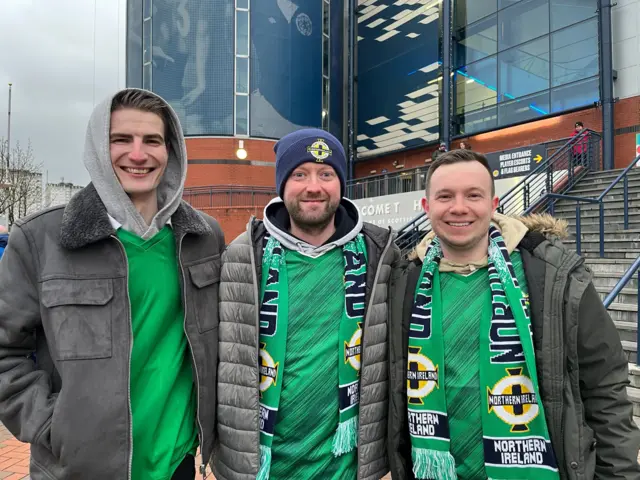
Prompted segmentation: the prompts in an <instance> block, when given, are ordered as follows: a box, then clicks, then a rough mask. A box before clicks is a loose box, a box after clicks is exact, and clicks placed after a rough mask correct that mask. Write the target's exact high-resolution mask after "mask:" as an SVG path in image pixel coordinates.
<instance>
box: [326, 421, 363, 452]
mask: <svg viewBox="0 0 640 480" xmlns="http://www.w3.org/2000/svg"><path fill="white" fill-rule="evenodd" d="M357 446H358V417H357V416H355V417H351V418H350V419H349V420H346V421H344V422H340V423H339V424H338V429H337V430H336V434H335V435H334V436H333V448H332V452H333V455H334V457H339V456H340V455H344V454H345V453H348V452H350V451H351V450H353V449H354V448H356V447H357Z"/></svg>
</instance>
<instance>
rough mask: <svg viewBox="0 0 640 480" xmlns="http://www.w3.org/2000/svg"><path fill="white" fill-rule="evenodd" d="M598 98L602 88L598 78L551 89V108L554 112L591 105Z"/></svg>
mask: <svg viewBox="0 0 640 480" xmlns="http://www.w3.org/2000/svg"><path fill="white" fill-rule="evenodd" d="M598 100H600V90H599V84H598V79H597V78H592V79H589V80H585V81H582V82H577V83H572V84H570V85H565V86H562V87H558V88H554V89H552V90H551V110H552V111H553V112H554V113H555V112H562V111H563V110H569V109H571V108H577V107H584V106H586V105H591V104H593V103H594V102H597V101H598Z"/></svg>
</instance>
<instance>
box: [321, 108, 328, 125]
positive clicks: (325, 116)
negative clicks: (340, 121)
mask: <svg viewBox="0 0 640 480" xmlns="http://www.w3.org/2000/svg"><path fill="white" fill-rule="evenodd" d="M322 129H323V130H328V129H329V114H328V113H327V111H326V110H323V111H322Z"/></svg>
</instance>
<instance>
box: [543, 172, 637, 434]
mask: <svg viewBox="0 0 640 480" xmlns="http://www.w3.org/2000/svg"><path fill="white" fill-rule="evenodd" d="M620 172H621V170H611V171H607V172H592V173H589V174H588V175H587V176H585V177H584V178H583V179H582V180H580V182H579V183H578V184H577V185H576V187H575V188H573V189H572V190H571V191H570V192H569V193H568V195H570V196H577V197H587V198H597V197H598V196H599V195H600V194H601V193H602V192H603V191H604V190H605V189H606V188H607V187H608V186H609V185H610V184H611V182H612V181H613V180H614V179H615V178H616V177H617V176H618V175H619V174H620ZM628 186H629V210H628V212H629V225H628V228H627V229H626V230H625V229H624V216H623V215H624V199H623V183H622V181H621V182H619V183H618V184H617V185H616V186H615V187H614V188H613V189H612V190H611V191H610V192H609V194H608V195H607V196H606V197H605V199H604V202H605V207H604V209H605V214H604V224H605V227H604V232H605V247H604V252H605V256H604V258H600V243H599V242H600V233H599V232H600V223H599V206H598V205H597V204H593V205H591V204H582V208H581V215H580V217H581V250H582V251H581V255H582V256H583V257H584V258H585V262H586V263H587V265H588V266H589V267H590V268H591V270H592V271H593V283H594V285H595V287H596V290H597V291H598V293H599V294H600V296H601V298H602V299H603V300H604V298H605V297H606V296H607V295H608V294H609V292H611V290H612V289H613V287H614V286H615V285H616V283H617V282H618V280H619V279H620V278H621V277H622V275H623V274H624V272H626V271H627V269H628V268H629V267H630V266H631V264H632V263H633V261H634V260H635V259H636V258H638V256H639V255H640V168H637V169H632V170H631V171H630V172H629V174H628ZM554 215H555V216H556V217H559V218H564V219H566V220H567V221H568V222H569V231H570V233H571V237H570V239H568V240H565V241H564V243H565V245H567V246H568V247H570V248H574V249H575V246H576V204H575V202H570V201H568V200H561V201H558V203H557V204H556V206H555V210H554ZM609 314H610V315H611V318H612V319H613V321H614V322H615V324H616V326H617V327H618V333H619V334H620V340H621V341H622V346H623V348H624V351H625V353H626V355H627V360H628V362H629V379H630V381H631V387H629V389H628V393H629V398H630V399H631V400H632V401H633V404H634V419H635V420H636V423H638V424H639V425H640V368H638V367H637V366H636V365H635V364H636V359H637V350H638V347H637V322H638V280H637V276H635V277H634V278H633V279H632V280H631V281H630V282H629V283H628V284H627V286H626V288H624V289H623V290H622V292H620V294H619V295H618V297H617V298H616V299H615V300H614V303H612V304H611V306H610V307H609Z"/></svg>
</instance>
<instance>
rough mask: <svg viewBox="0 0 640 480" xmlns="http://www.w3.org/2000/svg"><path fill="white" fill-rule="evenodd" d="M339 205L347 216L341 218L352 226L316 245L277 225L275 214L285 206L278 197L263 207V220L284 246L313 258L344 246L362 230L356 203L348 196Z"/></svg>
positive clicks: (271, 233) (270, 232) (268, 229)
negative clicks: (344, 231)
mask: <svg viewBox="0 0 640 480" xmlns="http://www.w3.org/2000/svg"><path fill="white" fill-rule="evenodd" d="M340 207H341V209H343V211H344V215H346V216H348V218H345V219H343V221H344V222H350V223H351V224H352V225H353V227H352V228H350V229H348V230H347V233H345V234H344V235H341V236H340V237H339V238H336V239H333V240H332V241H329V242H327V243H325V244H324V245H320V246H318V247H316V246H314V245H310V244H309V243H307V242H305V241H303V240H300V239H299V238H297V237H295V236H293V235H291V234H290V233H289V232H288V231H286V230H285V229H284V228H282V227H281V226H278V224H279V223H280V222H278V221H277V220H276V218H275V216H276V215H277V212H278V210H282V209H284V208H285V206H284V201H283V200H282V199H281V198H280V197H278V198H274V199H273V200H271V201H270V202H269V203H268V205H267V206H266V207H265V208H264V220H263V222H264V226H265V228H266V229H267V232H269V234H270V235H273V236H274V237H275V238H276V240H278V241H279V242H280V244H281V245H282V246H283V247H284V248H287V249H289V250H294V251H296V252H299V253H301V254H303V255H307V256H309V257H314V258H315V257H319V256H321V255H322V254H324V253H327V252H328V251H330V250H332V249H334V248H336V247H342V246H344V245H345V244H347V243H349V242H350V241H351V240H353V239H354V238H355V237H356V235H358V233H360V231H361V230H362V218H361V217H360V212H359V211H358V208H357V207H356V205H355V204H354V203H353V202H352V201H351V200H349V199H348V198H342V200H341V201H340Z"/></svg>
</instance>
